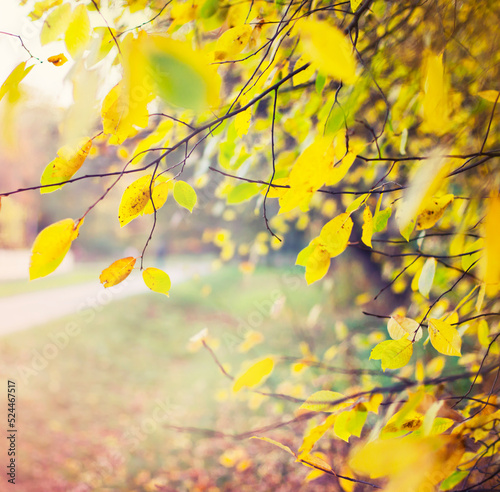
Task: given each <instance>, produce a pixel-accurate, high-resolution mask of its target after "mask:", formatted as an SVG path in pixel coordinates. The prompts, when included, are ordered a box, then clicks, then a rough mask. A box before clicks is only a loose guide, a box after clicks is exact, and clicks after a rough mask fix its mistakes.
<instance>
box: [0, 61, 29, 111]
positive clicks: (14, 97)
mask: <svg viewBox="0 0 500 492" xmlns="http://www.w3.org/2000/svg"><path fill="white" fill-rule="evenodd" d="M26 63H27V62H22V63H20V64H19V65H17V66H16V68H14V70H12V72H11V73H10V75H9V76H8V77H7V78H6V79H5V82H4V83H3V84H2V86H1V87H0V101H1V100H2V99H3V97H4V96H5V95H6V94H8V100H9V102H10V103H16V102H17V101H18V100H19V98H20V97H21V91H20V90H19V87H18V86H19V83H20V82H21V80H23V79H24V77H26V75H28V74H29V73H30V72H31V69H32V68H33V65H32V66H31V67H28V68H26Z"/></svg>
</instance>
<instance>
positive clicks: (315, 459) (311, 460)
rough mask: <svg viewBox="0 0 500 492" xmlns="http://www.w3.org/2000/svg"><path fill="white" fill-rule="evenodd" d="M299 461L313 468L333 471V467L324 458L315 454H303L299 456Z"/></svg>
mask: <svg viewBox="0 0 500 492" xmlns="http://www.w3.org/2000/svg"><path fill="white" fill-rule="evenodd" d="M297 461H299V462H301V463H303V464H304V465H307V466H310V467H312V468H319V469H320V470H323V471H327V472H329V471H332V467H331V466H330V465H329V464H328V463H327V462H326V461H325V460H324V459H322V458H320V457H319V456H316V455H314V454H301V455H299V456H298V457H297Z"/></svg>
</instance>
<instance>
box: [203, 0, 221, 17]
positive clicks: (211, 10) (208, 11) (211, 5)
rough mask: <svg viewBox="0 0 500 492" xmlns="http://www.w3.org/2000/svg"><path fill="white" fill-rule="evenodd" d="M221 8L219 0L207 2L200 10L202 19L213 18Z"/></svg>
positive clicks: (208, 0) (206, 0) (207, 0)
mask: <svg viewBox="0 0 500 492" xmlns="http://www.w3.org/2000/svg"><path fill="white" fill-rule="evenodd" d="M218 8H219V0H205V3H204V4H203V5H202V6H201V8H200V17H201V18H202V19H208V18H209V17H212V15H214V14H215V13H216V12H217V10H218Z"/></svg>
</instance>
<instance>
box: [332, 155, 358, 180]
mask: <svg viewBox="0 0 500 492" xmlns="http://www.w3.org/2000/svg"><path fill="white" fill-rule="evenodd" d="M355 160H356V154H355V153H354V152H351V151H349V152H347V154H346V155H345V156H343V157H342V161H340V162H335V161H333V162H332V165H331V166H330V167H329V169H327V171H326V174H325V184H326V185H327V186H333V185H336V184H337V183H338V182H340V181H342V180H343V179H344V177H345V175H346V174H347V172H348V171H349V169H351V166H352V165H353V164H354V161H355Z"/></svg>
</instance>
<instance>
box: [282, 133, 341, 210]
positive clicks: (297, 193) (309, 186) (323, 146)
mask: <svg viewBox="0 0 500 492" xmlns="http://www.w3.org/2000/svg"><path fill="white" fill-rule="evenodd" d="M333 150H334V149H333V146H332V140H331V139H328V138H324V137H319V138H316V140H315V141H314V142H313V143H312V144H311V145H309V147H307V148H306V149H305V150H304V151H303V152H302V153H301V154H300V156H299V157H298V159H297V161H296V162H295V164H294V165H293V168H292V170H291V171H290V176H289V181H288V185H289V186H290V188H289V189H287V190H285V192H284V193H283V195H281V196H280V213H285V212H289V211H290V210H293V209H294V208H295V207H298V206H301V207H304V208H306V209H307V208H308V206H309V201H310V200H311V198H312V196H313V195H314V193H315V192H316V190H318V189H319V188H321V186H323V184H324V183H325V178H326V176H327V174H326V172H327V170H328V167H329V165H330V164H331V162H332V161H333V159H334V156H333Z"/></svg>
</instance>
